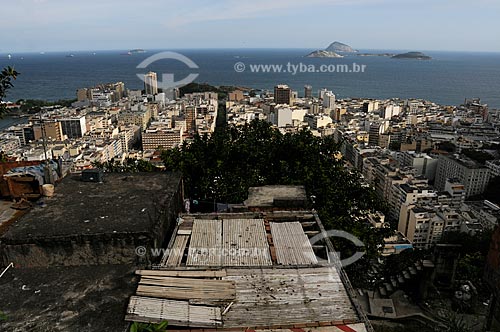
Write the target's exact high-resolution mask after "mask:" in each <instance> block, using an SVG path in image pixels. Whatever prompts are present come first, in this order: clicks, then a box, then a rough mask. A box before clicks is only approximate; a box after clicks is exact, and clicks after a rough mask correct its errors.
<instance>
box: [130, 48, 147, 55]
mask: <svg viewBox="0 0 500 332" xmlns="http://www.w3.org/2000/svg"><path fill="white" fill-rule="evenodd" d="M135 53H146V51H145V50H143V49H142V48H136V49H133V50H130V51H128V54H135Z"/></svg>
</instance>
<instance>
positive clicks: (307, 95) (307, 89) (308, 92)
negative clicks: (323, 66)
mask: <svg viewBox="0 0 500 332" xmlns="http://www.w3.org/2000/svg"><path fill="white" fill-rule="evenodd" d="M312 96H313V88H312V86H310V85H306V86H304V98H312Z"/></svg>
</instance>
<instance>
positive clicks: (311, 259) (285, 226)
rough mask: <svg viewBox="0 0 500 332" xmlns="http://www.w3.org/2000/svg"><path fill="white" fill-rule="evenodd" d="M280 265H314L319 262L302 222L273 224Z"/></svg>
mask: <svg viewBox="0 0 500 332" xmlns="http://www.w3.org/2000/svg"><path fill="white" fill-rule="evenodd" d="M270 226H271V234H272V235H273V242H274V247H275V248H276V257H277V261H278V264H281V265H312V264H317V263H318V260H317V258H316V255H315V254H314V250H313V249H312V246H311V243H310V242H309V238H308V237H307V235H306V234H305V233H304V230H303V228H302V225H301V224H300V222H286V223H276V222H271V223H270Z"/></svg>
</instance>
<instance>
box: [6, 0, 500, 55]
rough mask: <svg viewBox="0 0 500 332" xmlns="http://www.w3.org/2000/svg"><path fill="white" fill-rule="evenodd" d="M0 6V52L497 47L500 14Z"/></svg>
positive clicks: (423, 6)
mask: <svg viewBox="0 0 500 332" xmlns="http://www.w3.org/2000/svg"><path fill="white" fill-rule="evenodd" d="M478 5H480V6H481V11H479V14H480V15H477V13H478ZM1 6H2V9H3V11H4V12H6V13H9V15H8V16H6V17H4V18H3V19H2V22H0V28H1V29H2V32H3V33H2V36H0V45H1V46H0V52H1V53H9V52H50V51H84V50H117V49H120V50H121V49H130V48H144V49H193V48H194V49H196V48H311V49H321V48H325V47H326V46H328V44H329V43H331V42H333V41H335V40H338V41H341V42H344V43H347V44H349V45H351V46H353V47H354V48H359V49H394V50H397V49H400V50H422V51H432V50H441V51H464V50H465V51H478V52H500V45H498V43H497V37H496V31H498V29H499V23H497V22H495V13H497V12H498V10H500V4H499V3H495V2H494V1H492V0H481V1H479V2H475V3H471V2H469V1H464V0H460V1H451V0H446V1H442V2H440V3H433V2H431V1H430V0H424V1H418V2H417V1H409V2H405V3H400V2H397V1H395V0H356V1H349V2H347V1H344V0H335V1H326V0H313V1H309V2H307V3H305V2H303V1H296V0H292V1H286V3H285V2H272V3H270V2H265V1H262V0H256V1H253V2H251V3H239V2H235V1H231V0H224V1H220V2H217V3H215V4H212V3H208V2H205V1H194V0H188V1H178V0H174V1H170V2H169V4H168V5H166V4H165V3H163V2H161V1H159V0H153V1H149V2H147V3H138V2H136V1H120V2H118V1H114V0H113V1H107V2H105V3H103V2H98V1H95V0H91V1H87V2H85V3H73V2H71V3H66V2H63V1H61V0H22V1H18V2H16V3H3V4H2V5H1ZM471 12H475V15H471V14H470V13H471ZM84 13H87V14H84ZM311 17H314V20H313V19H310V18H311ZM450 17H451V18H453V19H450ZM306 18H307V19H306ZM132 23H133V24H132ZM464 23H467V24H464ZM280 31H282V32H283V33H281V34H280V38H275V37H274V34H275V32H280ZM285 32H286V33H285Z"/></svg>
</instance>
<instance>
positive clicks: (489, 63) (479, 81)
mask: <svg viewBox="0 0 500 332" xmlns="http://www.w3.org/2000/svg"><path fill="white" fill-rule="evenodd" d="M171 51H175V52H178V53H181V54H183V55H185V56H187V57H188V58H189V59H191V60H192V61H194V62H195V63H196V64H197V66H198V67H199V68H198V69H191V68H188V67H187V66H186V65H185V64H184V63H181V62H179V61H177V60H161V61H157V62H155V63H153V64H151V65H150V66H149V67H147V68H146V69H137V68H136V67H137V65H138V64H139V63H140V62H141V61H143V60H144V59H146V58H147V57H149V56H151V55H154V54H155V53H157V52H160V51H158V50H147V51H146V52H145V53H134V54H132V55H125V54H124V53H126V51H95V52H94V51H88V52H73V53H69V52H68V53H49V52H47V53H44V54H40V53H26V54H17V53H12V54H11V58H10V59H9V58H8V56H7V54H5V53H3V54H0V67H5V66H8V65H9V66H13V67H15V69H16V70H17V71H19V72H20V73H21V75H20V76H19V77H18V79H17V80H16V81H15V83H14V84H15V87H14V88H13V89H12V90H10V91H9V94H8V97H7V99H8V100H11V101H16V100H18V99H44V100H57V99H71V98H75V97H76V90H77V89H78V88H82V87H90V86H93V85H96V84H98V83H104V82H115V81H122V82H124V83H125V86H126V87H127V88H129V89H140V88H143V83H142V81H141V80H140V79H139V78H138V77H137V76H136V74H137V73H145V72H147V71H155V72H157V73H158V77H159V79H161V77H162V75H161V74H162V73H172V74H174V77H175V80H176V81H177V80H180V79H182V78H184V77H186V76H187V75H188V74H190V73H198V74H199V76H198V77H197V79H196V81H197V82H205V83H209V84H213V85H237V86H244V87H250V88H258V89H270V90H272V88H273V86H274V85H276V84H281V83H284V84H288V85H290V86H291V87H292V88H293V89H295V90H297V91H299V95H302V94H303V90H304V85H306V84H307V85H311V86H312V87H313V92H314V93H317V91H318V90H319V89H321V88H327V89H329V90H332V91H333V92H334V93H335V94H336V95H337V98H349V97H365V98H390V97H399V98H423V99H428V100H431V101H434V102H437V103H440V104H446V105H459V104H461V103H462V102H463V101H464V99H465V98H472V97H478V98H481V100H482V101H483V102H485V103H488V104H489V105H490V107H491V108H500V53H472V52H425V53H426V54H428V55H430V56H432V58H433V59H432V60H429V61H421V60H396V59H391V58H388V57H361V56H356V55H349V56H347V57H345V58H306V57H304V56H305V55H306V54H308V53H309V52H311V51H313V50H311V49H201V50H194V49H189V50H171ZM360 52H361V53H369V52H371V53H383V52H390V53H401V52H402V51H394V50H383V51H380V50H379V51H370V50H361V51H360ZM70 54H71V55H73V56H70ZM237 62H242V63H244V64H245V65H246V70H245V71H244V72H241V73H240V72H236V71H235V69H234V65H235V63H237ZM287 63H291V64H294V65H299V64H301V63H302V64H304V65H315V66H320V65H332V64H348V65H349V66H350V65H351V64H352V63H356V64H358V65H365V66H366V69H365V72H363V73H318V72H306V73H297V74H295V75H293V74H292V73H289V72H287V73H252V72H250V65H255V64H264V65H265V64H271V65H273V64H278V65H283V66H286V64H287Z"/></svg>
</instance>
